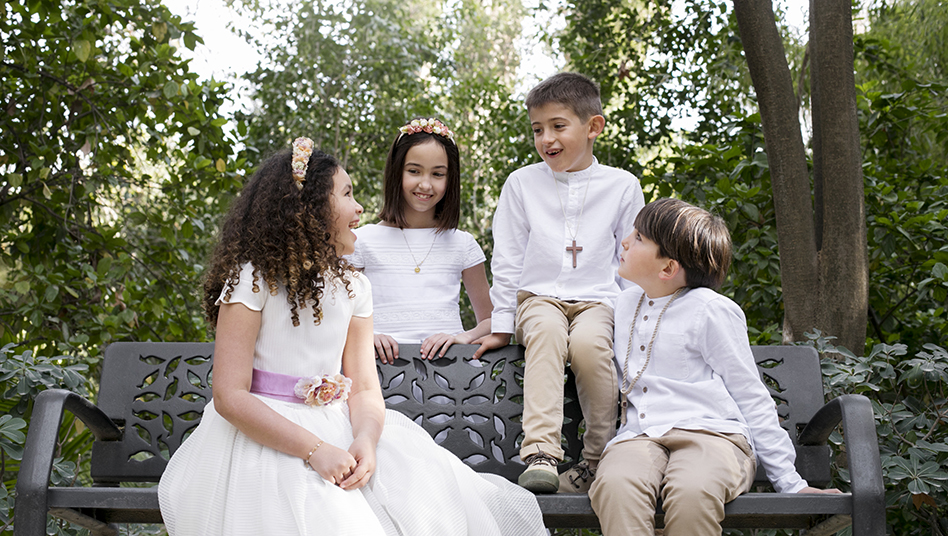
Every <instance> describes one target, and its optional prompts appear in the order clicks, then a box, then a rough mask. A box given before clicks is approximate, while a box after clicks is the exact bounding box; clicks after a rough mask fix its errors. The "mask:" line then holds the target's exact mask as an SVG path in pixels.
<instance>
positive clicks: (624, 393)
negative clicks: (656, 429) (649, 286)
mask: <svg viewBox="0 0 948 536" xmlns="http://www.w3.org/2000/svg"><path fill="white" fill-rule="evenodd" d="M687 289H688V287H680V288H679V289H678V290H676V291H675V293H674V294H672V297H671V299H670V300H668V302H667V303H665V307H662V311H661V312H660V313H658V319H657V320H655V329H653V330H652V338H651V340H649V341H648V349H647V350H646V351H645V364H643V365H642V368H641V369H640V370H639V371H638V373H637V374H636V375H635V378H634V379H633V380H632V381H631V382H630V383H629V384H628V386H626V385H625V383H626V381H627V380H628V377H629V356H630V355H631V354H632V335H633V333H634V332H635V321H636V320H638V318H639V312H640V311H641V310H642V303H643V302H645V292H642V297H641V298H639V304H638V305H637V306H636V307H635V316H633V317H632V325H631V326H629V345H628V347H626V349H625V364H624V365H623V366H622V383H621V385H622V388H621V389H620V392H621V396H620V397H619V419H620V421H621V423H622V424H623V425H625V421H626V416H625V414H626V411H627V410H628V408H629V393H631V392H632V388H633V387H635V384H636V383H637V382H638V381H639V379H640V378H641V377H642V374H644V373H645V367H647V366H648V362H649V361H651V359H652V345H653V344H654V343H655V336H656V335H658V326H660V325H661V324H662V317H663V316H665V311H667V310H668V306H670V305H671V304H672V302H673V301H675V298H677V297H678V296H680V295H681V294H682V293H683V292H684V291H685V290H687Z"/></svg>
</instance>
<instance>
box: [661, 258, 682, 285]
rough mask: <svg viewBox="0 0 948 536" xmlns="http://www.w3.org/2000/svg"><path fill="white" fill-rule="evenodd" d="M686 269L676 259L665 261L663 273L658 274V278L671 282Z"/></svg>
mask: <svg viewBox="0 0 948 536" xmlns="http://www.w3.org/2000/svg"><path fill="white" fill-rule="evenodd" d="M682 270H684V268H682V267H681V264H679V263H678V261H676V260H675V259H665V265H664V266H662V271H661V272H659V273H658V278H659V279H661V280H662V281H669V280H672V279H674V278H675V276H677V275H678V274H679V273H680V272H681V271H682Z"/></svg>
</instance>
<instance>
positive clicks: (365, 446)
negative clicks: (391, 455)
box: [306, 438, 376, 490]
mask: <svg viewBox="0 0 948 536" xmlns="http://www.w3.org/2000/svg"><path fill="white" fill-rule="evenodd" d="M370 443H371V442H370V441H368V440H360V439H359V438H356V439H355V440H354V441H353V442H352V445H350V446H349V450H343V449H341V448H339V447H337V446H335V445H332V444H330V443H325V444H323V445H322V446H321V447H320V448H318V449H316V451H315V452H313V455H312V456H310V457H309V459H308V460H307V461H306V463H307V464H309V466H310V467H312V468H313V470H314V471H316V472H317V473H318V474H319V476H321V477H323V478H325V479H326V481H327V482H329V483H330V484H334V485H336V486H339V487H340V488H342V489H344V490H350V489H359V488H361V487H362V486H364V485H366V484H367V483H368V482H369V479H370V478H372V475H373V474H374V473H375V463H376V460H375V445H373V444H370Z"/></svg>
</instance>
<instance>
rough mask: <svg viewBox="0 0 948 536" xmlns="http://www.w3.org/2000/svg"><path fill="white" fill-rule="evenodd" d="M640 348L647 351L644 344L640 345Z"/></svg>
mask: <svg viewBox="0 0 948 536" xmlns="http://www.w3.org/2000/svg"><path fill="white" fill-rule="evenodd" d="M639 350H642V351H643V352H644V351H645V345H644V344H643V345H642V346H639Z"/></svg>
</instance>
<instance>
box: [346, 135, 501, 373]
mask: <svg viewBox="0 0 948 536" xmlns="http://www.w3.org/2000/svg"><path fill="white" fill-rule="evenodd" d="M399 131H400V132H399V134H398V136H397V137H396V138H395V141H394V142H392V148H391V150H389V153H388V158H387V159H386V160H385V172H384V174H383V185H382V190H383V192H384V201H383V204H382V211H381V213H380V214H379V219H380V220H381V222H380V223H378V224H377V225H375V224H373V225H365V226H363V227H360V228H359V229H357V230H356V232H355V233H356V235H357V236H358V237H359V240H358V241H357V242H356V246H355V253H353V254H352V255H351V256H350V257H349V262H350V263H351V264H352V265H353V266H355V267H356V268H358V269H360V270H362V271H363V272H365V275H367V276H369V280H370V281H372V300H373V301H374V306H375V353H376V355H377V356H378V358H379V360H381V361H382V362H383V363H391V362H393V361H394V360H395V358H397V357H398V345H399V343H403V344H407V343H415V344H417V343H421V357H422V358H426V359H433V358H436V357H443V356H444V353H445V352H446V351H447V349H448V347H450V346H451V345H452V344H455V343H458V344H471V343H474V342H475V341H476V340H477V339H479V338H481V337H483V336H484V335H487V334H489V333H490V312H491V309H492V308H493V307H492V306H491V302H490V294H489V291H490V286H489V285H488V283H487V273H486V271H485V269H484V260H485V257H484V252H483V251H482V250H481V247H480V246H479V245H478V244H477V242H476V241H475V240H474V237H473V236H471V235H470V234H469V233H466V232H464V231H461V230H459V229H458V228H457V226H458V220H459V219H460V215H461V169H460V168H461V164H460V157H459V155H458V146H457V144H456V143H455V141H454V134H453V133H452V132H451V130H449V129H448V127H446V126H445V125H444V124H443V123H442V122H441V121H438V120H437V119H415V120H414V121H411V122H410V123H408V124H407V125H405V126H403V127H401V129H399ZM462 282H463V283H464V290H465V291H466V292H467V295H468V297H469V298H470V300H471V306H472V307H473V308H474V316H475V318H476V319H477V325H476V326H474V327H473V328H472V329H470V330H467V331H465V330H464V327H463V326H462V325H461V313H460V308H459V307H458V300H459V299H460V293H461V283H462ZM485 350H487V348H486V347H482V348H479V349H478V351H477V352H476V353H475V354H474V357H475V358H477V357H480V355H481V354H482V353H483V352H484V351H485Z"/></svg>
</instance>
